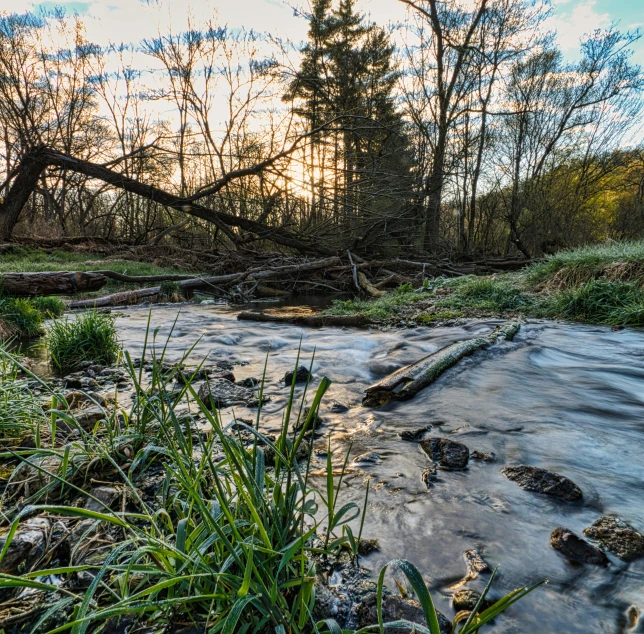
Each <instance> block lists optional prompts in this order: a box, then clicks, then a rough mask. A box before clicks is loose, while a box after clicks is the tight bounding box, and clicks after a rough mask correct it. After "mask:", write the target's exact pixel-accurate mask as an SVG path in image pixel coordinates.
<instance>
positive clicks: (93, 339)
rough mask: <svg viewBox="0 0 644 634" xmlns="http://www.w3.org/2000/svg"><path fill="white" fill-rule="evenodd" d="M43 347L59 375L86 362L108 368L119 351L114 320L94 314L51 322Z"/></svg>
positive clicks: (84, 314)
mask: <svg viewBox="0 0 644 634" xmlns="http://www.w3.org/2000/svg"><path fill="white" fill-rule="evenodd" d="M46 344H47V347H48V349H49V354H50V357H51V363H52V366H53V367H54V368H55V369H56V370H58V371H60V372H73V371H75V370H78V369H79V368H80V366H81V365H82V364H83V363H84V362H86V361H91V362H93V363H98V364H101V365H111V364H113V363H115V362H116V360H117V358H118V355H119V352H120V349H121V346H120V344H119V341H118V333H117V331H116V327H115V326H114V317H113V316H112V315H111V314H108V313H99V312H96V311H89V312H86V313H82V314H80V315H78V316H76V317H74V318H72V319H63V320H55V321H53V322H52V324H51V325H50V326H49V328H48V330H47V334H46Z"/></svg>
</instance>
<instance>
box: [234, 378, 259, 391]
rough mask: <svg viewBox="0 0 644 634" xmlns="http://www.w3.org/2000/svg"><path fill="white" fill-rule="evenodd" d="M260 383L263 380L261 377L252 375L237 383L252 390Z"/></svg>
mask: <svg viewBox="0 0 644 634" xmlns="http://www.w3.org/2000/svg"><path fill="white" fill-rule="evenodd" d="M260 383H261V381H260V380H259V379H256V378H255V377H252V376H249V377H246V378H245V379H242V380H241V381H237V385H241V387H247V388H248V389H249V390H252V389H253V388H255V387H257V386H258V385H259V384H260Z"/></svg>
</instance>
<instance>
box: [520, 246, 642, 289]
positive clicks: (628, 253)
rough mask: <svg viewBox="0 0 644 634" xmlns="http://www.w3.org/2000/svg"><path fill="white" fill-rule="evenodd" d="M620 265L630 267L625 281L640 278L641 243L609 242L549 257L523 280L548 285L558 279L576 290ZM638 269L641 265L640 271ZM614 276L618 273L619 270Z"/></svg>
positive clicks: (530, 269)
mask: <svg viewBox="0 0 644 634" xmlns="http://www.w3.org/2000/svg"><path fill="white" fill-rule="evenodd" d="M620 264H622V265H630V266H629V267H627V271H632V272H633V275H632V276H631V277H630V279H629V280H628V281H634V280H636V279H640V278H642V277H643V276H644V240H637V241H630V242H628V241H626V242H610V243H608V244H600V245H595V246H586V247H579V248H576V249H567V250H564V251H559V252H558V253H556V254H554V255H551V256H548V257H547V258H546V259H545V260H544V261H543V262H537V263H535V264H533V265H531V266H530V267H529V268H528V269H527V270H526V279H527V281H528V282H529V283H530V284H533V285H538V284H546V285H547V284H549V283H551V282H552V280H553V278H555V277H556V276H557V279H559V280H561V282H562V285H565V286H576V285H579V284H580V283H583V282H587V281H589V280H592V279H595V278H597V277H599V276H602V275H604V274H606V273H609V274H610V269H611V268H612V269H613V270H615V269H616V268H617V267H618V265H620ZM638 265H641V268H640V267H639V266H638ZM607 269H608V270H607ZM616 272H617V273H618V272H619V269H617V271H616ZM564 274H565V275H564Z"/></svg>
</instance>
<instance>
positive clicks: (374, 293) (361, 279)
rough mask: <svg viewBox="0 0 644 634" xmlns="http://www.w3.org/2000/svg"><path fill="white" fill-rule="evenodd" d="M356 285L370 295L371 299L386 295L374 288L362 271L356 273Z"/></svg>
mask: <svg viewBox="0 0 644 634" xmlns="http://www.w3.org/2000/svg"><path fill="white" fill-rule="evenodd" d="M358 284H359V285H360V288H361V289H363V290H364V291H366V292H367V293H368V294H369V295H371V297H382V296H383V295H386V294H387V293H386V292H385V291H381V290H380V289H379V288H377V287H376V286H374V285H373V284H372V283H371V282H370V281H369V280H368V279H367V276H366V275H365V274H364V273H363V272H362V271H358Z"/></svg>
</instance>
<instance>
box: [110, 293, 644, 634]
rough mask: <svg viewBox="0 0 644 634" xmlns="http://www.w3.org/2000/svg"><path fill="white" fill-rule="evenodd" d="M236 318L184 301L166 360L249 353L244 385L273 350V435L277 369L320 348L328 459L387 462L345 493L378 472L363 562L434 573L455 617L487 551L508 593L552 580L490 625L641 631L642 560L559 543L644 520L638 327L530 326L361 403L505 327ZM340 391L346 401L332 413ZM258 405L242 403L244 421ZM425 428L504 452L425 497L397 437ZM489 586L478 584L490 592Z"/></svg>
mask: <svg viewBox="0 0 644 634" xmlns="http://www.w3.org/2000/svg"><path fill="white" fill-rule="evenodd" d="M235 314H236V312H235V311H234V310H232V309H230V308H227V307H225V306H191V307H188V308H183V309H182V310H181V313H180V315H179V318H178V321H177V324H176V327H175V329H174V332H173V335H172V337H171V339H170V342H169V347H168V356H169V357H170V359H175V360H176V359H178V358H180V356H181V355H182V353H183V352H184V350H185V349H187V348H188V347H190V346H192V345H193V344H195V342H197V341H198V343H197V345H196V349H195V351H194V353H193V357H192V358H193V360H194V362H195V363H196V362H197V361H198V360H200V359H201V358H203V357H205V356H208V358H209V360H211V361H214V360H219V359H221V360H229V361H234V362H239V363H241V364H243V365H240V366H239V367H238V368H236V370H235V374H236V376H237V379H243V378H245V377H250V376H253V377H261V374H262V370H263V366H264V361H265V357H266V353H267V351H268V352H269V359H268V372H267V385H266V388H265V390H266V392H267V393H268V394H269V395H270V396H271V397H272V400H271V402H270V403H268V404H267V405H266V406H265V408H264V414H263V417H262V425H263V429H264V430H265V431H270V430H271V429H274V428H276V427H277V426H278V425H279V423H280V420H281V414H282V410H283V406H284V403H285V400H286V397H287V395H288V389H287V388H286V387H284V382H283V377H284V373H285V372H286V371H287V370H290V369H293V367H294V364H295V359H296V356H297V353H298V348H299V347H300V343H301V349H302V355H303V358H304V362H305V363H306V364H307V365H308V363H309V362H310V358H311V355H312V353H313V351H314V350H315V362H314V365H313V373H314V375H315V377H317V378H319V377H321V376H322V375H327V376H328V377H329V378H330V379H331V380H332V381H333V384H332V386H331V388H330V390H329V392H328V393H327V396H326V398H325V400H324V402H323V405H322V407H321V411H320V414H321V416H322V417H323V419H324V421H325V423H326V424H325V426H324V427H323V428H322V431H324V433H325V435H327V434H330V436H331V443H332V447H333V449H334V460H335V461H336V462H338V463H339V462H340V461H341V453H342V451H346V449H347V448H348V446H349V445H350V443H352V444H353V446H352V455H354V456H358V455H360V454H364V453H367V452H369V453H376V454H378V456H379V460H378V461H377V462H376V463H375V464H372V465H364V464H355V465H351V469H350V474H349V476H348V477H347V479H346V484H345V485H344V486H343V489H342V496H343V497H342V498H341V500H342V501H346V502H348V501H357V502H361V500H362V499H363V497H364V491H365V482H366V479H367V478H371V493H370V497H369V510H368V515H367V521H366V524H365V529H364V533H363V536H364V537H376V538H378V540H379V542H380V547H381V550H380V551H379V552H377V553H374V554H372V555H370V556H369V557H367V558H364V560H363V563H364V564H365V565H366V566H367V567H369V568H371V569H373V570H377V569H379V568H380V566H381V565H382V564H384V563H386V561H388V560H389V559H393V558H405V559H408V560H410V561H411V562H413V563H414V564H415V565H416V566H417V567H418V568H419V569H420V570H421V572H422V573H423V574H424V576H425V579H426V580H427V581H428V582H429V584H430V588H431V589H432V591H433V594H434V596H435V598H436V602H437V606H438V608H439V609H440V610H441V611H443V612H444V613H445V614H446V615H448V616H450V615H452V614H453V612H452V610H451V608H450V601H449V591H448V588H449V587H450V586H452V585H453V584H455V583H457V582H458V581H459V580H460V579H462V578H463V576H464V574H465V564H464V561H463V557H462V554H463V552H464V551H465V550H468V549H470V548H479V549H480V551H481V552H482V553H483V555H484V557H485V559H486V560H487V561H488V563H490V565H492V566H495V565H497V564H501V568H500V572H499V576H498V577H497V583H496V590H497V591H498V592H503V593H505V592H508V591H510V590H512V589H514V588H515V587H518V586H520V585H523V584H525V583H529V582H534V581H536V580H539V579H542V578H544V577H548V578H549V579H550V583H549V584H548V585H546V586H542V587H541V588H539V589H538V590H536V591H535V592H534V593H533V594H531V595H529V596H528V597H527V598H526V599H524V600H523V601H522V602H521V603H520V604H517V605H516V606H514V607H513V608H511V609H510V611H509V612H508V613H507V614H506V615H504V616H502V617H500V618H498V619H497V620H496V623H495V624H494V625H492V626H491V627H488V628H487V629H486V631H487V630H489V631H491V632H495V633H510V632H516V633H519V632H520V633H522V634H532V633H535V634H536V633H539V634H548V633H550V632H557V633H559V632H562V633H563V632H565V633H566V634H572V633H575V634H576V633H579V634H581V633H583V634H591V633H592V634H594V633H598V632H606V633H618V632H644V628H643V625H642V620H641V619H640V621H639V624H638V625H635V626H634V629H629V627H630V625H631V624H629V621H628V618H627V616H626V615H627V613H628V612H629V611H630V614H631V615H633V614H634V612H633V609H632V606H635V607H636V609H637V610H638V611H639V612H641V611H642V610H643V609H644V560H639V561H636V562H634V563H632V564H630V565H629V566H627V565H626V564H624V563H621V562H620V561H619V560H617V559H615V558H611V565H610V566H608V567H607V568H602V567H596V566H591V565H585V566H581V565H573V564H571V563H569V562H567V561H566V560H565V559H564V558H563V557H562V556H560V554H559V553H558V552H557V551H555V550H554V549H552V548H551V547H550V545H549V537H550V533H551V532H552V531H553V530H554V529H555V528H556V527H558V526H565V527H567V528H569V529H572V530H573V531H575V532H576V533H577V534H581V531H582V530H583V529H584V528H585V527H587V526H589V525H590V524H591V523H592V522H593V521H594V520H595V519H597V518H598V517H599V516H601V515H603V514H616V515H619V516H620V517H622V518H623V519H624V520H626V521H627V522H629V523H631V524H632V525H633V526H635V527H636V528H639V529H640V531H642V530H643V529H644V486H643V483H644V459H643V451H642V449H643V448H644V415H643V414H644V409H643V406H644V391H643V390H642V387H643V386H644V332H642V331H637V330H622V331H618V332H613V331H611V330H610V329H607V328H601V327H589V326H582V325H570V324H559V323H553V322H536V323H528V324H526V325H525V326H524V327H523V328H522V329H521V331H520V333H519V334H518V335H517V337H516V339H515V340H514V341H513V342H503V343H500V344H497V345H495V346H493V347H492V348H489V349H488V350H485V351H482V352H479V353H477V354H476V355H475V356H473V357H471V358H469V359H466V360H464V361H462V362H461V363H459V364H458V365H457V366H456V367H454V368H452V369H451V370H449V371H448V372H447V373H446V374H444V375H443V376H442V377H441V378H440V379H439V380H438V381H437V382H436V383H435V384H434V385H432V386H430V387H429V388H427V389H425V390H423V391H422V392H421V393H420V394H419V395H417V396H416V397H415V398H414V399H413V400H411V401H407V402H403V403H391V404H389V405H387V406H385V407H382V408H380V409H367V408H364V407H362V406H361V404H360V401H361V398H362V394H363V390H364V388H365V387H366V386H367V385H369V384H371V383H373V382H375V381H376V380H378V379H380V378H382V377H384V376H385V375H387V374H388V373H390V372H392V371H393V370H396V369H397V368H399V367H401V366H402V365H405V364H408V363H411V362H414V361H416V360H418V359H419V358H421V357H422V356H424V355H426V354H428V353H431V352H433V351H434V350H436V349H438V348H440V347H442V346H444V345H447V344H449V343H451V342H453V341H455V340H460V339H467V338H470V337H473V336H478V335H483V334H486V333H488V332H489V331H490V330H491V329H492V328H493V327H494V326H495V325H496V324H498V322H494V321H487V322H482V321H475V322H471V323H469V324H467V325H465V326H461V327H445V328H417V329H414V330H404V331H391V332H380V331H367V330H355V329H338V328H323V329H319V330H311V329H302V328H298V327H295V326H285V325H283V324H262V323H255V322H239V321H237V320H236V319H235ZM176 315H177V308H176V307H157V308H154V309H153V311H152V316H151V324H152V326H153V327H156V326H159V327H160V332H159V335H158V340H159V341H162V342H163V341H165V338H166V336H167V334H168V332H169V329H170V326H171V324H172V322H173V320H174V318H175V316H176ZM147 319H148V310H147V309H141V308H138V309H131V310H128V311H126V312H125V313H123V316H122V317H119V319H118V321H117V325H118V327H119V331H120V333H121V337H122V339H123V342H124V344H125V347H126V348H127V349H129V350H130V351H131V353H132V355H133V356H136V355H140V353H141V348H142V343H143V339H144V333H145V329H146V324H147ZM315 385H316V381H314V382H313V386H314V387H315ZM299 391H301V390H299ZM312 396H313V393H312V392H311V393H310V394H309V395H308V399H309V401H310V400H311V399H312ZM334 401H335V402H338V403H342V404H344V405H346V406H348V407H349V408H350V409H349V411H348V412H346V413H344V414H334V413H332V412H331V405H332V403H333V402H334ZM254 414H255V411H253V410H240V409H239V408H238V410H237V411H236V415H237V416H238V417H248V418H252V417H253V415H254ZM226 416H227V417H228V418H230V416H231V414H230V412H226V414H225V417H226ZM426 425H433V426H434V428H433V430H432V431H431V432H429V433H430V434H431V433H437V434H439V435H444V436H448V437H450V438H454V439H456V440H458V441H460V442H463V443H465V444H466V445H467V446H468V447H469V449H470V451H473V450H479V451H482V452H493V453H494V454H495V455H496V461H495V462H493V463H489V462H482V461H476V460H471V461H470V466H469V469H468V470H466V471H461V472H439V478H440V479H439V481H438V482H437V483H436V484H435V485H434V486H433V488H432V489H431V490H429V491H428V490H427V489H426V488H425V485H424V484H423V483H422V481H421V477H420V476H421V473H422V471H423V469H424V468H425V467H427V466H428V464H429V459H428V458H427V456H426V455H425V454H424V453H423V451H422V450H421V448H420V446H419V445H417V444H414V443H409V442H405V441H404V440H402V439H401V438H400V437H399V435H398V434H399V432H401V431H403V430H405V429H416V428H418V427H422V426H426ZM325 444H326V438H321V439H320V440H319V441H317V444H316V449H318V453H319V454H320V457H319V458H317V459H318V460H319V461H320V462H319V467H320V468H321V467H322V466H323V461H324V460H325V458H323V457H321V456H322V453H323V450H324V448H325ZM507 464H530V465H534V466H539V467H544V468H546V469H550V470H553V471H556V472H558V473H560V474H562V475H565V476H567V477H569V478H571V479H572V480H573V481H574V482H576V483H577V484H578V485H579V486H580V487H581V489H582V491H583V493H584V500H583V503H579V504H577V503H566V502H561V501H558V500H557V499H554V498H551V497H549V496H545V495H539V494H537V493H530V492H527V491H523V490H522V489H520V488H519V487H518V486H517V485H516V484H514V483H513V482H510V481H509V480H507V479H506V478H505V477H504V476H503V475H502V474H501V473H500V469H501V467H503V466H504V465H507ZM483 582H484V580H482V579H477V580H475V581H473V582H470V583H469V584H468V587H472V588H478V589H481V586H482V584H483Z"/></svg>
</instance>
